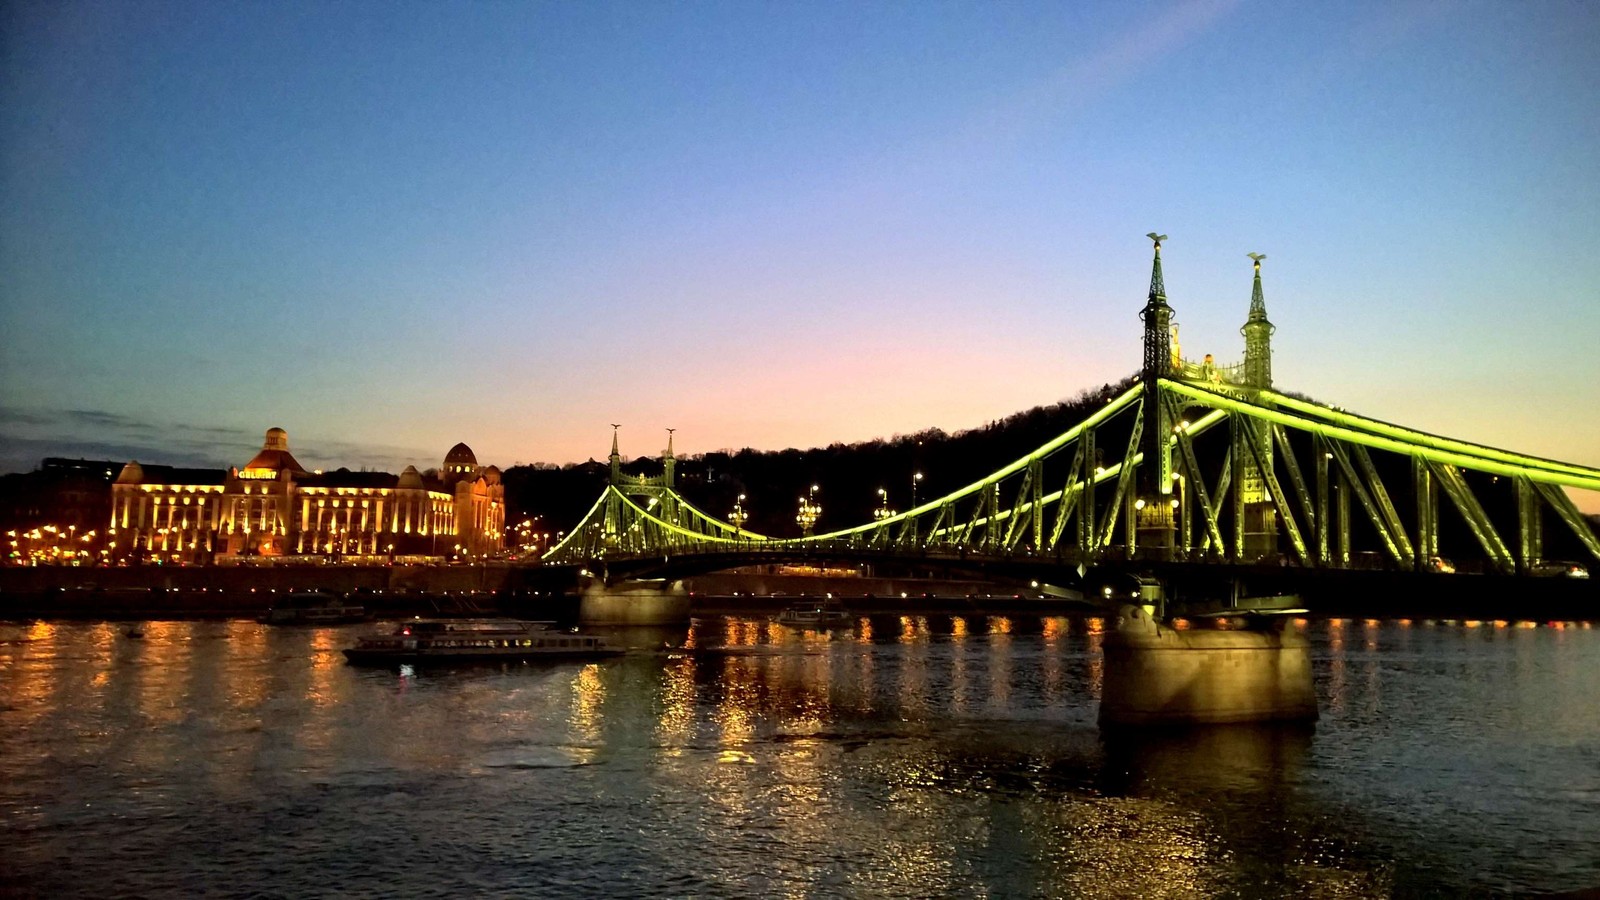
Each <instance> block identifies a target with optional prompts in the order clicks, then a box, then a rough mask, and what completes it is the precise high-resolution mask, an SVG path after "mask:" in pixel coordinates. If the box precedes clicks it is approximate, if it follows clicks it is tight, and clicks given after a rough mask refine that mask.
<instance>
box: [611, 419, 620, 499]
mask: <svg viewBox="0 0 1600 900" xmlns="http://www.w3.org/2000/svg"><path fill="white" fill-rule="evenodd" d="M620 428H622V426H621V425H617V424H615V423H613V424H612V426H611V483H612V484H621V483H622V454H621V453H619V452H618V451H617V431H618V429H620Z"/></svg>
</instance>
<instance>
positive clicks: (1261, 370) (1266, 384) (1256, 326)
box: [1239, 253, 1277, 388]
mask: <svg viewBox="0 0 1600 900" xmlns="http://www.w3.org/2000/svg"><path fill="white" fill-rule="evenodd" d="M1248 255H1249V257H1250V260H1251V262H1253V263H1255V270H1256V278H1255V284H1254V286H1253V287H1252V288H1251V289H1250V318H1249V319H1247V320H1246V321H1245V323H1244V327H1243V328H1240V329H1239V333H1240V334H1242V335H1244V377H1245V383H1246V384H1248V385H1250V386H1251V387H1254V388H1270V387H1272V333H1273V332H1274V331H1276V330H1277V329H1276V328H1274V327H1273V325H1272V323H1271V322H1269V321H1267V301H1266V298H1265V297H1264V296H1263V295H1262V293H1261V261H1262V260H1263V259H1266V258H1267V256H1266V254H1264V253H1251V254H1248Z"/></svg>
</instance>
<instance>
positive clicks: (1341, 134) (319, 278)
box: [0, 0, 1600, 511]
mask: <svg viewBox="0 0 1600 900" xmlns="http://www.w3.org/2000/svg"><path fill="white" fill-rule="evenodd" d="M0 42H3V44H0V67H3V68H0V154H3V155H0V470H3V471H26V470H28V469H31V468H33V467H34V466H36V465H37V464H38V462H39V460H40V458H42V457H44V456H57V455H61V456H86V457H90V458H105V459H119V460H121V459H130V458H137V459H139V460H140V461H141V462H147V463H168V464H178V465H207V466H215V467H225V466H228V465H242V464H243V463H244V462H245V461H247V460H248V459H249V458H250V457H251V456H252V455H253V453H254V452H255V450H256V449H258V448H259V447H260V445H261V438H262V433H263V432H264V431H265V430H266V429H267V428H269V427H272V426H281V427H283V428H285V429H287V430H288V432H289V436H290V441H291V448H292V449H293V451H294V453H295V454H296V456H298V457H299V459H300V460H301V462H302V463H305V464H307V465H312V466H317V467H328V468H331V467H337V466H341V465H344V466H349V467H351V468H360V467H369V468H376V469H386V470H388V471H398V470H399V469H401V468H403V467H404V466H405V465H406V464H408V463H410V464H416V465H417V466H418V467H419V468H425V467H427V466H432V465H438V464H439V461H440V460H441V459H442V458H443V456H444V453H445V451H446V450H447V449H448V448H449V447H450V446H451V445H452V444H454V443H455V442H456V441H466V442H467V443H468V444H470V445H471V446H472V447H473V449H474V450H475V451H476V452H477V455H478V458H479V460H480V462H483V463H486V464H487V463H493V464H497V465H500V466H502V467H505V466H510V465H513V464H516V463H527V462H534V461H541V462H551V463H563V462H571V461H577V460H583V459H587V458H589V457H600V458H603V457H604V456H605V454H606V453H607V451H608V450H609V448H610V440H611V429H610V425H609V423H612V422H617V423H622V425H623V429H622V446H623V451H624V453H625V454H628V455H645V454H654V453H657V452H659V451H660V449H661V447H662V446H663V445H664V443H665V437H666V435H665V429H666V428H667V427H672V428H676V429H677V437H676V443H677V449H678V451H679V452H680V453H695V452H702V451H708V450H718V449H723V448H740V447H746V446H750V447H755V448H758V449H782V448H785V447H802V448H804V447H812V446H821V445H826V444H828V443H831V442H834V441H846V442H849V441H857V440H865V439H870V438H874V437H888V436H890V435H893V434H896V433H906V432H911V431H916V430H920V429H923V428H927V427H930V426H937V427H940V428H944V429H947V430H951V431H954V430H958V429H962V428H969V427H973V426H977V425H981V424H983V423H984V422H986V421H989V420H992V419H997V418H1000V417H1003V416H1005V415H1008V414H1010V413H1012V412H1016V411H1018V410H1022V409H1025V408H1028V407H1031V406H1035V405H1039V404H1046V403H1053V402H1056V401H1058V400H1061V399H1063V398H1066V397H1069V396H1071V395H1074V394H1076V393H1077V392H1079V391H1080V390H1083V389H1085V388H1094V387H1098V386H1099V385H1101V384H1103V383H1105V382H1109V381H1114V380H1116V379H1118V378H1121V377H1123V376H1125V375H1129V374H1132V373H1133V372H1134V370H1135V369H1136V368H1137V367H1138V365H1139V361H1140V345H1139V335H1140V323H1139V320H1138V318H1137V312H1138V310H1139V308H1140V306H1141V305H1142V304H1143V302H1144V295H1145V291H1146V288H1147V286H1148V282H1149V271H1150V246H1149V242H1148V241H1147V240H1146V239H1145V238H1144V234H1145V233H1146V232H1148V231H1152V230H1156V231H1161V232H1164V233H1166V234H1169V235H1171V239H1170V242H1169V243H1168V244H1167V245H1166V247H1165V248H1164V250H1163V262H1164V266H1165V270H1166V278H1167V289H1168V297H1169V299H1170V302H1171V303H1172V305H1173V307H1174V308H1175V310H1176V312H1177V320H1178V322H1179V323H1180V325H1181V326H1182V331H1181V340H1182V344H1183V348H1184V351H1185V353H1186V354H1187V355H1191V356H1198V355H1200V354H1203V353H1205V352H1212V353H1215V354H1216V355H1217V357H1218V358H1219V360H1221V361H1229V362H1231V361H1234V360H1237V359H1238V358H1239V357H1240V356H1241V355H1242V347H1243V344H1242V339H1241V338H1240V337H1239V332H1238V329H1239V326H1240V325H1241V324H1243V322H1244V318H1245V314H1246V311H1247V308H1248V303H1249V296H1250V275H1251V270H1250V261H1249V260H1248V259H1247V258H1246V256H1245V254H1246V253H1247V252H1250V251H1258V252H1262V253H1266V254H1267V256H1268V259H1267V261H1266V262H1265V263H1264V265H1263V276H1264V282H1265V287H1266V297H1267V308H1268V311H1269V313H1270V316H1271V319H1272V321H1273V322H1274V323H1275V324H1276V325H1277V327H1278V331H1277V335H1276V338H1275V339H1274V348H1275V359H1274V367H1275V378H1276V382H1277V384H1278V386H1279V387H1280V388H1282V389H1286V390H1291V391H1298V392H1301V393H1304V394H1307V395H1310V396H1312V397H1315V398H1317V399H1319V400H1323V401H1326V402H1330V403H1336V404H1339V405H1341V406H1344V407H1346V408H1348V409H1351V410H1353V411H1356V412H1360V413H1364V414H1367V415H1370V416H1375V417H1377V418H1381V419H1385V420H1389V421H1394V422H1399V423H1403V424H1406V425H1409V426H1412V427H1416V428H1420V429H1423V430H1426V431H1431V432H1435V433H1440V434H1445V435H1449V436H1453V437H1458V438H1463V439H1466V440H1472V441H1478V442H1482V443H1487V444H1491V445H1495V446H1499V447H1504V448H1506V449H1511V450H1519V451H1524V452H1528V453H1533V454H1536V455H1541V456H1549V457H1554V458H1558V459H1562V460H1566V461H1570V462H1577V463H1584V464H1587V465H1600V413H1597V411H1600V287H1597V286H1600V265H1597V263H1596V261H1595V260H1596V254H1597V251H1600V90H1597V89H1596V85H1600V5H1597V4H1595V3H1592V2H1562V0H1549V2H1497V3H1439V2H1423V3H1404V2H1399V3H1396V2H1382V3H1370V4H1366V3H1331V4H1279V3H1265V2H1263V3H1233V2H1201V3H1181V4H1142V3H1109V2H1108V3H1097V4H1089V3H1084V4H1078V3H1060V2H1050V3H1005V2H983V3H978V2H972V3H932V2H926V3H922V2H919V3H877V2H869V3H838V4H829V3H756V2H738V3H664V2H662V3H657V2H643V0H633V2H623V3H614V4H613V3H589V2H584V3H578V2H570V3H569V2H562V3H534V2H521V3H488V2H481V3H467V2H439V3H404V2H382V3H362V2H338V3H332V2H327V3H293V2H285V3H266V2H258V3H210V2H207V3H158V2H112V3H83V2H70V0H69V2H31V0H13V2H10V3H7V4H4V5H3V6H0ZM972 474H973V476H974V477H977V476H978V475H980V474H982V473H976V472H974V473H972ZM1579 499H1580V504H1581V505H1582V506H1584V508H1585V509H1587V510H1589V511H1600V498H1595V497H1586V498H1579Z"/></svg>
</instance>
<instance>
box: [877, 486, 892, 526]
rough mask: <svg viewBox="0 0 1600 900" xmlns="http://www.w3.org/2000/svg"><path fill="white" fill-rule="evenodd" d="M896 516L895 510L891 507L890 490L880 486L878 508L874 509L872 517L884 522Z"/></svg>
mask: <svg viewBox="0 0 1600 900" xmlns="http://www.w3.org/2000/svg"><path fill="white" fill-rule="evenodd" d="M893 516H894V510H892V509H890V508H889V490H888V489H887V488H878V508H877V509H875V510H873V511H872V517H873V518H874V519H877V520H878V521H879V522H882V521H883V520H884V519H888V518H891V517H893Z"/></svg>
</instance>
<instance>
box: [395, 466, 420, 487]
mask: <svg viewBox="0 0 1600 900" xmlns="http://www.w3.org/2000/svg"><path fill="white" fill-rule="evenodd" d="M395 487H397V488H399V489H400V490H413V491H420V490H422V488H423V484H422V473H421V472H418V471H417V467H416V466H406V470H405V471H404V472H401V473H400V481H399V483H398V484H396V485H395Z"/></svg>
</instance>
